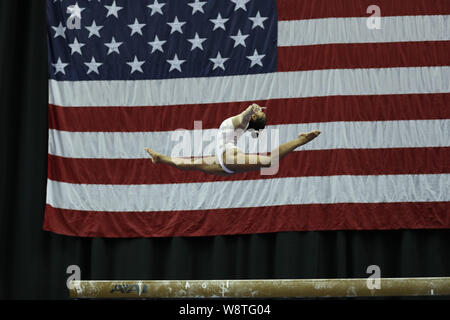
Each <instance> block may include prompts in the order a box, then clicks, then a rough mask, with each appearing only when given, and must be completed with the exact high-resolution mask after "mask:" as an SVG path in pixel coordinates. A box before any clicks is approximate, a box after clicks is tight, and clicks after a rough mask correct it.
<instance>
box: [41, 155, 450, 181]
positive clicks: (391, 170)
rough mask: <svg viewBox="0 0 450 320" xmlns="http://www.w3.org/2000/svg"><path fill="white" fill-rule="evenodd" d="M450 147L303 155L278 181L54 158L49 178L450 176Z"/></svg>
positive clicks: (130, 162)
mask: <svg viewBox="0 0 450 320" xmlns="http://www.w3.org/2000/svg"><path fill="white" fill-rule="evenodd" d="M448 159H450V147H436V148H397V149H333V150H311V151H299V152H294V153H292V154H290V155H288V156H287V157H286V158H284V159H283V160H282V161H281V162H280V167H279V171H278V173H277V174H276V175H271V176H267V175H261V174H260V172H259V171H255V172H248V173H240V174H234V175H231V176H227V177H223V176H213V175H208V174H205V173H203V172H199V171H181V170H179V169H176V168H173V167H170V166H168V165H164V164H158V165H154V164H153V163H152V161H151V160H150V158H149V159H73V158H62V157H58V156H52V155H49V156H48V178H49V179H51V180H54V181H61V182H69V183H82V184H118V185H127V184H131V185H135V184H169V183H191V182H213V181H230V180H257V179H272V178H274V177H276V178H285V177H305V176H330V175H381V174H436V173H450V162H449V161H448Z"/></svg>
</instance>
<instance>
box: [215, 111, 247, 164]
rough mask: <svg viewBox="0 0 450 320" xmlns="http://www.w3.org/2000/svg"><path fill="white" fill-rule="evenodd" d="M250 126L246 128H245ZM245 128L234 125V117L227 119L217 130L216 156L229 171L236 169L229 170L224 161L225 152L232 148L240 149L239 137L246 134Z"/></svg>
mask: <svg viewBox="0 0 450 320" xmlns="http://www.w3.org/2000/svg"><path fill="white" fill-rule="evenodd" d="M247 128H248V124H247V127H246V128H245V130H246V129H247ZM245 130H242V129H236V128H235V127H234V125H233V121H232V118H228V119H225V120H224V121H223V122H222V124H221V125H220V127H219V130H217V136H216V157H217V160H219V163H220V166H221V167H222V169H223V170H224V171H225V172H227V173H234V171H231V170H229V169H228V168H227V167H225V165H224V163H223V158H222V156H223V153H224V152H225V151H226V150H227V149H229V148H231V149H239V148H238V147H237V141H238V139H239V138H240V137H241V136H242V135H243V134H244V132H245Z"/></svg>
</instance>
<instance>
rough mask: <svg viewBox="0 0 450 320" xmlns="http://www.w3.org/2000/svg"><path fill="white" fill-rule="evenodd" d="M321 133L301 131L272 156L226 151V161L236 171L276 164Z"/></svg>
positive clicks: (274, 151) (227, 165)
mask: <svg viewBox="0 0 450 320" xmlns="http://www.w3.org/2000/svg"><path fill="white" fill-rule="evenodd" d="M319 134H320V131H311V132H309V133H301V134H299V136H298V137H297V139H295V140H292V141H289V142H286V143H284V144H282V145H281V146H279V147H278V148H276V149H274V150H273V151H272V152H271V154H270V156H262V155H253V154H245V153H242V152H239V151H237V152H234V153H233V152H231V154H229V153H226V152H225V153H224V155H223V158H224V162H225V165H226V167H227V168H228V169H230V170H232V171H234V172H236V173H239V172H247V171H254V170H259V169H260V168H268V167H271V166H273V165H276V164H277V163H278V162H279V161H280V160H281V159H283V158H284V157H285V156H286V155H288V154H289V153H290V152H292V151H294V150H295V149H296V148H298V147H300V146H302V145H304V144H306V143H308V142H310V141H311V140H313V139H315V138H316V137H317V136H318V135H319Z"/></svg>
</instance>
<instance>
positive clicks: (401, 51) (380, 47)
mask: <svg viewBox="0 0 450 320" xmlns="http://www.w3.org/2000/svg"><path fill="white" fill-rule="evenodd" d="M449 2H450V1H449ZM449 52H450V41H426V42H392V43H342V44H326V45H310V46H295V47H278V71H281V72H285V71H302V70H319V69H353V68H395V67H420V66H446V65H450V54H449ZM368 57H370V58H368Z"/></svg>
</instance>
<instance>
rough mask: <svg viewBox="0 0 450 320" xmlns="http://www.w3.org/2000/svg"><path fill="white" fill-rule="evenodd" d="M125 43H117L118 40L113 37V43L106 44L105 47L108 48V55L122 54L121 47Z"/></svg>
mask: <svg viewBox="0 0 450 320" xmlns="http://www.w3.org/2000/svg"><path fill="white" fill-rule="evenodd" d="M122 43H123V42H116V39H115V38H114V37H112V39H111V42H109V43H108V42H105V46H107V47H108V49H109V50H108V55H110V54H111V53H113V52H116V53H118V54H120V51H119V47H120V46H121V45H122Z"/></svg>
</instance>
